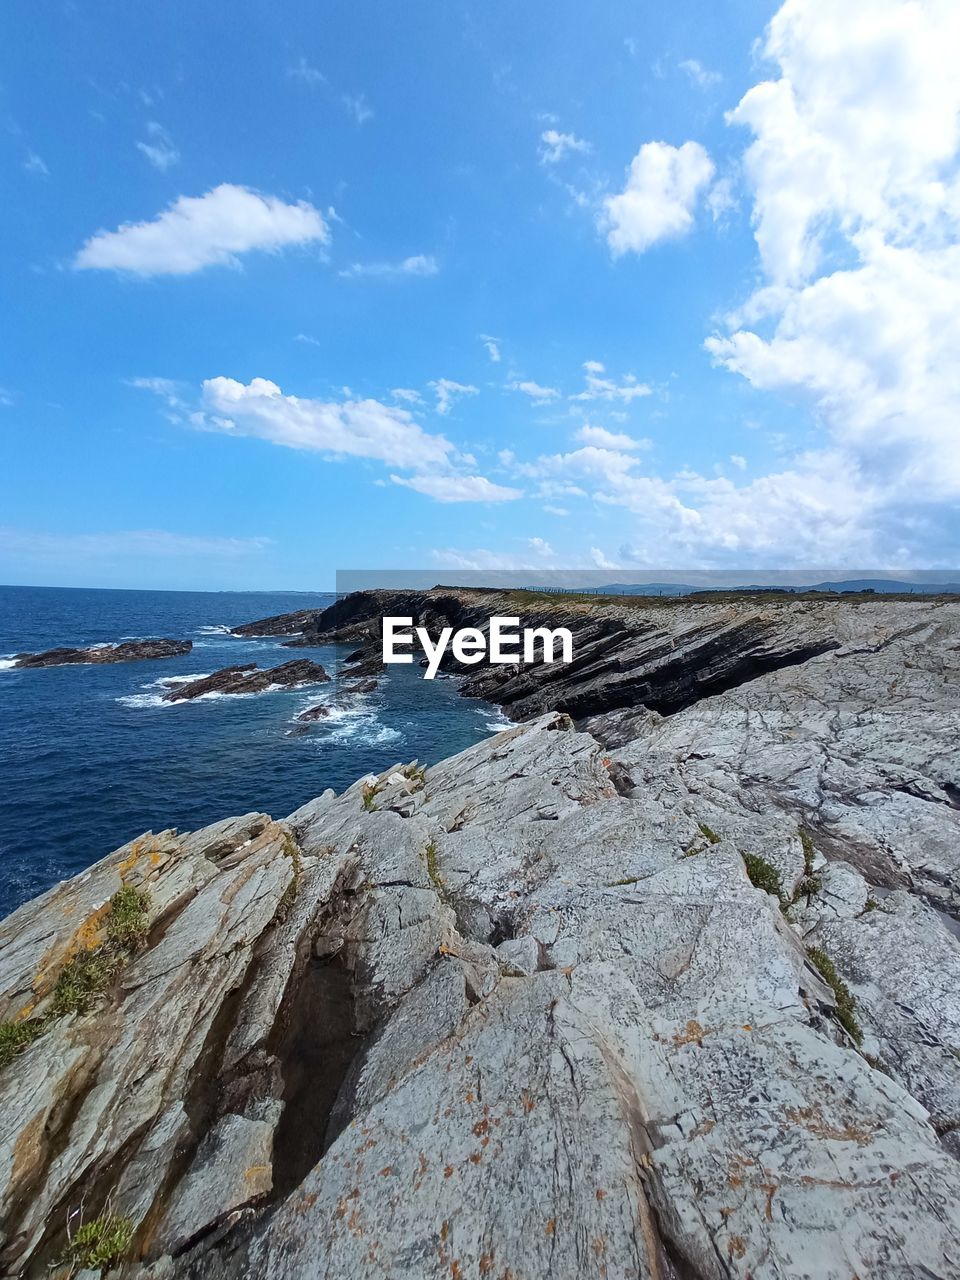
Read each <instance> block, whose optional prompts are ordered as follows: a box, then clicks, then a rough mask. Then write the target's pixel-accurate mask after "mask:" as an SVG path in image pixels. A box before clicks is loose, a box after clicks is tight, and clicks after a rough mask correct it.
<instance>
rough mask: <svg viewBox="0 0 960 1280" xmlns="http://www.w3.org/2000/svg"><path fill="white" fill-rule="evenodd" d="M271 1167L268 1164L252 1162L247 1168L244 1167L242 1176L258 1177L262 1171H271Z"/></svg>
mask: <svg viewBox="0 0 960 1280" xmlns="http://www.w3.org/2000/svg"><path fill="white" fill-rule="evenodd" d="M272 1169H273V1166H272V1165H269V1164H252V1165H250V1167H249V1168H247V1169H244V1171H243V1176H244V1177H245V1178H259V1177H260V1175H261V1174H262V1173H271V1172H272Z"/></svg>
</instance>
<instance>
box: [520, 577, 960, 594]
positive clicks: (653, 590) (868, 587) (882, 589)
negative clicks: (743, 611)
mask: <svg viewBox="0 0 960 1280" xmlns="http://www.w3.org/2000/svg"><path fill="white" fill-rule="evenodd" d="M531 590H534V591H560V592H573V593H583V594H585V595H598V596H688V595H694V594H696V593H697V592H703V591H777V592H779V591H786V592H803V591H835V592H841V593H842V592H845V591H851V592H852V591H875V592H877V594H878V595H880V594H885V593H886V594H890V593H896V594H898V595H899V594H903V593H906V594H912V595H925V596H930V595H958V594H960V582H905V581H901V580H899V579H895V578H843V579H840V580H838V581H837V582H816V583H811V584H810V585H809V586H808V585H803V586H785V587H780V586H770V585H768V584H765V583H759V582H756V583H741V584H739V585H736V586H734V585H731V584H724V585H719V584H718V585H717V586H715V587H711V586H699V587H693V586H690V584H689V583H685V582H631V583H624V582H611V583H607V584H605V585H603V586H599V587H592V586H591V587H567V588H563V587H561V588H557V587H531Z"/></svg>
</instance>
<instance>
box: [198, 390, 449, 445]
mask: <svg viewBox="0 0 960 1280" xmlns="http://www.w3.org/2000/svg"><path fill="white" fill-rule="evenodd" d="M203 398H204V405H205V408H206V410H207V412H206V413H205V414H204V415H203V419H202V421H196V422H194V425H195V426H198V427H201V428H203V429H205V430H211V431H221V432H224V433H225V434H227V435H233V436H254V437H257V438H259V439H261V440H268V441H270V442H271V443H272V444H278V445H284V446H285V447H287V448H289V449H307V450H312V451H316V452H320V453H325V454H329V455H332V456H334V457H355V458H375V459H378V460H379V461H381V462H385V463H388V464H389V465H392V466H400V467H411V468H413V467H421V466H424V465H429V464H431V463H434V464H440V463H442V464H446V463H447V461H448V458H449V455H450V454H451V453H452V451H453V446H452V445H451V444H450V442H449V441H448V440H446V439H445V438H444V437H443V436H435V435H430V434H428V433H427V432H425V431H424V430H423V429H422V428H421V427H420V426H419V425H418V423H416V422H415V421H414V420H413V418H412V417H411V415H410V413H409V412H408V411H407V410H406V409H399V408H397V407H396V406H394V405H386V404H382V403H381V402H380V401H379V400H346V401H343V402H339V403H338V402H336V401H332V402H328V401H323V400H310V399H300V398H299V397H297V396H290V395H284V394H283V392H282V391H281V390H280V388H279V387H278V386H277V385H276V383H274V382H269V381H268V380H267V379H266V378H254V379H253V380H252V381H251V382H250V383H248V384H244V383H242V382H237V381H235V380H234V379H233V378H222V377H220V378H208V379H207V380H206V381H205V382H204V384H203Z"/></svg>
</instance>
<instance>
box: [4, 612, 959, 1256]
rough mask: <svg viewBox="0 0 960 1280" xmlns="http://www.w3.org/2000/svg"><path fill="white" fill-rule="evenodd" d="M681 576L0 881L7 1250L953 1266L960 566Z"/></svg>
mask: <svg viewBox="0 0 960 1280" xmlns="http://www.w3.org/2000/svg"><path fill="white" fill-rule="evenodd" d="M424 607H432V606H429V605H428V606H424ZM744 607H746V606H744ZM754 607H755V606H753V605H751V606H750V608H751V609H752V608H754ZM782 607H783V606H778V608H782ZM688 608H694V609H696V608H697V606H687V605H682V606H678V610H677V611H675V612H674V611H672V612H671V615H668V617H672V618H673V620H674V622H673V623H671V622H669V620H667V619H666V618H665V620H664V622H663V623H662V625H663V626H664V627H666V628H667V629H669V628H670V627H672V626H674V625H675V628H676V630H675V644H674V645H672V646H670V645H668V644H667V643H666V641H665V640H663V639H661V640H660V641H656V640H655V637H654V635H653V634H652V631H653V629H654V628H655V623H654V621H653V620H651V619H647V620H646V621H647V622H648V623H649V624H650V627H651V630H650V631H648V632H646V633H644V632H642V631H641V628H640V627H639V626H638V627H637V628H636V630H635V631H634V632H633V635H634V639H633V640H631V641H630V642H629V643H630V644H635V643H636V644H640V642H641V639H642V636H643V635H644V634H646V637H647V638H646V640H645V641H644V642H643V643H645V644H646V645H647V648H646V649H643V648H641V649H640V650H639V651H638V652H639V653H640V655H641V659H640V660H641V662H642V664H643V666H644V673H643V674H642V675H640V676H638V675H637V673H636V672H633V673H632V674H631V673H630V672H629V671H624V672H622V673H621V675H620V676H618V675H617V673H616V667H614V668H612V669H611V671H610V674H609V680H608V681H607V682H606V685H607V687H608V689H615V688H618V687H619V688H620V689H624V688H627V689H630V690H635V689H636V688H637V687H639V686H638V684H637V681H638V680H641V681H642V682H644V686H645V687H647V688H649V689H651V690H653V694H652V696H651V702H650V703H647V704H646V705H641V704H639V703H637V702H635V701H627V702H624V703H622V704H621V705H619V706H615V705H611V702H610V700H609V699H608V697H607V695H604V694H602V688H603V685H602V684H598V683H596V681H595V682H594V684H593V685H592V686H591V690H592V691H591V693H590V696H589V699H585V700H584V703H583V705H584V706H587V705H589V706H590V707H591V708H592V707H595V706H596V704H597V702H598V701H600V702H604V701H606V704H607V705H606V706H605V707H604V706H601V707H600V708H599V709H597V710H596V711H593V712H592V714H591V717H590V718H589V719H587V720H585V721H584V722H582V723H580V724H579V725H576V724H574V722H573V721H572V720H571V719H570V717H569V716H568V715H566V714H563V713H557V712H553V711H550V712H547V713H545V714H542V715H537V716H533V717H532V718H530V719H529V720H528V721H527V722H525V723H522V724H519V725H517V726H516V727H514V728H512V729H509V730H507V731H506V732H504V733H501V734H499V735H497V736H495V737H493V738H491V739H489V740H488V741H486V742H484V743H482V744H480V745H479V746H476V747H474V748H472V749H471V750H469V751H466V752H464V753H462V754H461V755H459V756H455V757H453V758H452V759H449V760H446V761H443V762H441V763H439V764H436V765H434V766H432V767H429V768H423V767H421V766H419V765H418V764H416V762H413V763H411V764H408V765H405V766H396V767H394V768H392V769H389V770H386V771H385V772H384V773H382V774H380V775H377V776H372V775H371V776H369V777H367V778H361V779H359V780H358V781H357V782H356V783H355V784H354V785H353V786H351V787H350V788H348V789H347V790H346V791H345V792H344V793H343V794H342V795H340V796H335V795H334V794H333V793H332V792H326V793H324V794H323V795H322V796H320V797H319V798H318V799H316V800H313V801H311V802H309V803H308V804H305V805H304V806H303V807H302V808H300V809H298V810H297V811H296V812H295V813H293V814H291V815H290V816H289V817H288V818H286V819H285V820H284V821H282V822H276V821H273V820H271V819H269V818H268V817H266V816H265V815H263V814H248V815H246V816H245V817H242V818H231V819H227V820H225V821H223V822H221V823H217V824H215V825H214V826H212V827H208V828H206V829H204V830H202V831H198V832H194V833H192V834H189V835H176V834H175V833H174V832H162V833H160V834H159V835H146V836H143V837H141V838H140V839H139V840H137V841H134V842H132V843H131V844H130V845H127V846H125V847H124V848H122V849H120V850H117V852H116V853H113V854H111V855H110V856H109V857H107V858H106V859H104V860H103V861H102V862H100V863H97V864H96V865H95V866H94V867H92V868H91V869H90V870H88V871H87V872H84V873H83V874H82V875H80V876H78V877H75V878H74V879H73V880H70V881H66V882H65V883H63V884H61V885H58V886H56V887H55V888H54V889H52V890H50V891H49V892H48V893H47V894H45V895H43V896H42V897H40V898H38V899H36V900H35V901H34V902H31V903H28V904H26V905H25V906H24V907H22V908H20V910H19V911H17V912H16V913H15V914H14V915H13V916H11V917H10V918H9V919H8V920H6V921H5V922H3V923H2V925H0V1004H2V1007H0V1018H3V1019H6V1020H7V1021H6V1022H4V1024H3V1027H4V1033H3V1038H2V1040H0V1053H2V1055H3V1058H2V1059H0V1060H5V1065H4V1066H3V1068H2V1071H0V1143H2V1145H3V1151H4V1159H3V1162H2V1166H0V1167H2V1168H3V1169H4V1170H5V1174H4V1177H5V1185H4V1187H3V1189H2V1192H0V1218H2V1223H3V1233H4V1234H3V1245H2V1255H0V1256H2V1258H3V1260H4V1263H5V1266H6V1268H7V1270H8V1271H9V1272H11V1273H14V1274H17V1273H21V1274H24V1275H27V1276H40V1275H51V1274H52V1275H57V1274H58V1273H57V1272H56V1271H54V1272H50V1271H49V1270H48V1269H47V1268H48V1264H50V1263H51V1262H54V1261H55V1260H57V1259H61V1258H64V1257H66V1258H68V1259H69V1260H70V1263H69V1265H72V1266H74V1267H75V1268H77V1269H78V1268H80V1267H81V1266H84V1265H88V1264H90V1262H91V1256H90V1254H89V1252H84V1251H83V1250H84V1249H85V1248H86V1246H87V1241H88V1239H89V1238H90V1237H94V1238H96V1239H97V1240H101V1242H102V1245H103V1247H102V1251H101V1253H100V1254H99V1255H97V1260H96V1261H97V1266H99V1265H100V1264H101V1263H102V1262H103V1261H104V1258H105V1257H106V1262H105V1264H104V1265H105V1266H106V1268H107V1269H108V1270H109V1268H110V1266H111V1265H114V1260H113V1258H112V1257H111V1256H110V1250H111V1249H112V1248H114V1246H115V1245H116V1250H115V1252H116V1254H117V1264H116V1267H115V1269H116V1270H117V1273H118V1274H122V1275H124V1276H129V1277H134V1276H136V1277H150V1280H167V1278H168V1277H169V1278H173V1277H176V1278H177V1280H179V1278H180V1277H188V1278H190V1277H196V1278H197V1280H200V1278H207V1277H209V1278H210V1280H240V1278H241V1277H248V1276H257V1277H263V1278H264V1280H313V1278H314V1277H318V1276H330V1277H337V1280H341V1278H346V1280H349V1278H351V1277H357V1278H359V1277H389V1278H390V1280H396V1278H405V1280H421V1278H423V1277H429V1278H436V1280H440V1277H444V1278H445V1280H451V1278H456V1277H460V1278H461V1280H468V1278H469V1280H473V1278H474V1277H477V1278H478V1280H479V1278H480V1277H495V1278H497V1280H504V1278H505V1277H512V1280H541V1278H542V1277H548V1276H549V1277H557V1278H558V1280H568V1278H571V1280H572V1278H574V1277H577V1278H578V1277H581V1276H583V1277H587V1276H591V1277H593V1276H597V1277H599V1276H607V1277H613V1276H632V1277H643V1278H648V1277H649V1278H650V1280H701V1278H703V1280H721V1278H722V1277H741V1278H742V1280H747V1277H751V1278H752V1280H762V1278H763V1280H766V1278H771V1280H773V1278H776V1280H781V1278H786V1277H789V1278H790V1280H852V1278H853V1277H855V1276H856V1277H860V1280H867V1278H868V1277H869V1278H870V1280H873V1277H877V1278H878V1280H887V1278H888V1277H889V1278H890V1280H894V1278H895V1280H908V1278H910V1280H914V1278H915V1280H929V1278H930V1277H933V1276H936V1277H945V1278H951V1280H953V1278H956V1277H960V1161H958V1158H957V1157H958V1156H960V1142H958V1135H960V941H958V938H957V936H956V930H957V925H956V920H957V916H958V915H960V789H958V784H960V778H958V775H957V766H956V759H957V757H956V749H955V748H956V741H957V738H958V728H960V678H958V677H960V604H943V603H931V602H921V603H917V602H913V603H911V604H909V605H905V604H901V603H898V602H883V603H880V602H877V603H876V604H872V605H869V606H867V605H860V604H856V603H853V602H850V603H844V602H828V603H827V604H825V610H826V611H825V612H823V613H817V612H816V611H814V612H813V613H812V614H810V615H808V616H804V614H803V612H802V611H801V612H800V613H797V612H796V611H795V610H794V609H793V606H790V607H789V608H787V612H786V613H783V614H780V615H779V619H780V620H779V623H777V621H776V618H774V620H773V622H772V623H770V624H769V625H767V624H768V623H769V619H768V618H767V617H766V614H765V611H764V610H763V609H761V610H760V612H759V616H758V618H757V620H756V622H755V623H753V624H752V625H751V626H750V627H747V626H745V620H744V617H743V616H742V612H741V611H740V610H739V608H733V609H730V608H729V607H728V606H727V605H725V604H720V605H718V606H715V607H714V608H713V611H712V613H711V611H710V610H701V611H700V612H699V613H694V614H690V613H688V612H685V611H686V610H687V609H688ZM638 621H639V620H638ZM556 622H557V619H556V618H554V625H556ZM584 625H585V626H586V625H596V620H595V619H594V621H593V622H590V623H589V624H584ZM612 635H613V636H614V639H615V643H617V644H619V643H620V641H619V640H617V639H616V638H617V637H619V636H620V631H619V630H614V631H613V632H612ZM718 635H721V636H726V637H728V638H729V645H728V647H727V649H720V650H718V649H716V648H714V647H712V644H711V642H710V641H709V637H710V636H713V637H716V636H718ZM624 643H626V642H624ZM655 645H657V646H659V652H660V655H661V656H660V658H656V657H655V656H654V646H655ZM803 647H807V648H809V652H808V653H806V656H804V657H800V656H799V654H800V651H801V648H803ZM729 649H732V650H733V653H732V655H731V653H730V652H728V650H729ZM644 654H645V655H646V656H645V657H643V656H642V655H644ZM684 654H686V656H687V662H688V666H687V668H686V669H685V670H684V669H680V668H679V667H678V663H680V662H681V660H682V655H684ZM737 654H739V655H740V656H739V657H737V656H736V655H737ZM678 655H680V656H678ZM773 655H779V659H780V661H779V662H778V663H774V662H773V661H772V657H773ZM783 659H786V660H783ZM601 660H602V658H601V653H600V650H599V648H598V649H596V650H594V651H593V657H592V658H591V660H590V662H588V663H587V664H586V667H585V671H584V679H585V681H587V682H589V681H591V680H594V678H595V675H596V670H595V668H596V666H597V665H598V664H599V663H600V662H601ZM698 664H702V665H698ZM591 667H593V668H594V673H593V674H591V671H590V668H591ZM521 675H524V676H526V675H529V676H530V684H529V685H526V684H525V685H524V687H525V688H528V692H527V693H525V694H524V695H523V698H522V699H517V700H515V701H514V702H512V703H508V705H509V706H511V708H513V707H515V706H516V705H517V702H518V701H522V702H523V703H524V706H523V710H524V713H525V714H526V713H527V712H528V711H529V710H530V709H531V707H532V703H531V702H530V699H531V698H532V697H533V690H534V687H535V680H534V679H533V672H532V670H530V671H528V672H526V673H523V672H520V673H515V675H514V676H512V677H511V679H518V678H519V676H521ZM621 676H622V678H621ZM553 687H554V688H555V689H557V690H562V696H563V698H564V699H565V700H566V699H571V698H574V697H575V696H576V692H575V684H574V682H573V680H572V677H571V679H570V680H569V681H568V680H566V679H564V680H559V679H558V680H557V681H555V682H553ZM658 690H659V692H658ZM681 694H682V696H680V695H681ZM544 696H547V695H546V694H545V695H544ZM627 697H628V698H629V699H632V698H633V697H634V694H633V693H628V695H627ZM654 702H656V704H657V705H656V706H654V705H651V704H652V703H654ZM81 1227H83V1228H86V1230H85V1233H84V1235H83V1239H82V1240H81V1239H80V1235H81ZM78 1241H79V1243H78ZM67 1273H68V1272H67V1266H64V1267H63V1268H62V1269H61V1270H60V1272H59V1275H66V1274H67Z"/></svg>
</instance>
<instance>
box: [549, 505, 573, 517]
mask: <svg viewBox="0 0 960 1280" xmlns="http://www.w3.org/2000/svg"><path fill="white" fill-rule="evenodd" d="M543 509H544V511H546V512H547V514H548V515H551V516H568V515H569V514H570V512H569V511H568V509H567V508H566V507H555V506H553V505H552V504H550V503H548V504H547V505H546V506H545V507H544V508H543Z"/></svg>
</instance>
